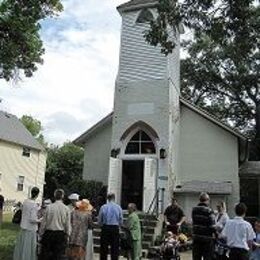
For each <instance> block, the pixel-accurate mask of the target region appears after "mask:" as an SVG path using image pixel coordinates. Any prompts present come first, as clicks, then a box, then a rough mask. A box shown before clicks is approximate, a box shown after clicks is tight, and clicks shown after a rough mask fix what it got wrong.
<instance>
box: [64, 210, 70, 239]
mask: <svg viewBox="0 0 260 260" xmlns="http://www.w3.org/2000/svg"><path fill="white" fill-rule="evenodd" d="M65 233H66V234H67V236H68V237H69V236H70V234H71V212H70V210H69V209H68V210H67V212H66V223H65Z"/></svg>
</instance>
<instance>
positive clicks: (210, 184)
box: [174, 180, 232, 194]
mask: <svg viewBox="0 0 260 260" xmlns="http://www.w3.org/2000/svg"><path fill="white" fill-rule="evenodd" d="M174 192H176V193H200V192H207V193H209V194H231V193H232V183H231V182H228V181H197V180H194V181H187V182H184V183H181V184H180V185H178V186H176V188H175V190H174Z"/></svg>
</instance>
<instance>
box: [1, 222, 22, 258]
mask: <svg viewBox="0 0 260 260" xmlns="http://www.w3.org/2000/svg"><path fill="white" fill-rule="evenodd" d="M19 230H20V227H19V225H16V224H13V223H11V222H10V219H9V217H8V218H7V217H6V218H4V223H3V224H2V226H1V227H0V260H11V259H12V256H13V249H14V245H15V240H16V237H17V234H18V232H19Z"/></svg>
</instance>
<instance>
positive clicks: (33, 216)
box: [20, 199, 39, 232]
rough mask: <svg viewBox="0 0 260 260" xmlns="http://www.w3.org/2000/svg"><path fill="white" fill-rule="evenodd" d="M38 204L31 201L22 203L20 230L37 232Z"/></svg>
mask: <svg viewBox="0 0 260 260" xmlns="http://www.w3.org/2000/svg"><path fill="white" fill-rule="evenodd" d="M38 210H39V206H38V204H37V203H36V202H35V201H34V200H31V199H27V200H25V201H24V203H23V208H22V220H21V224H20V227H21V228H22V229H26V230H30V231H35V232H36V231H37V230H38V216H37V213H38Z"/></svg>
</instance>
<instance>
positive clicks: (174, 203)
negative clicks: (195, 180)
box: [171, 197, 178, 207]
mask: <svg viewBox="0 0 260 260" xmlns="http://www.w3.org/2000/svg"><path fill="white" fill-rule="evenodd" d="M171 203H172V206H175V207H176V206H178V201H177V199H176V198H174V197H172V199H171Z"/></svg>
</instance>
